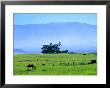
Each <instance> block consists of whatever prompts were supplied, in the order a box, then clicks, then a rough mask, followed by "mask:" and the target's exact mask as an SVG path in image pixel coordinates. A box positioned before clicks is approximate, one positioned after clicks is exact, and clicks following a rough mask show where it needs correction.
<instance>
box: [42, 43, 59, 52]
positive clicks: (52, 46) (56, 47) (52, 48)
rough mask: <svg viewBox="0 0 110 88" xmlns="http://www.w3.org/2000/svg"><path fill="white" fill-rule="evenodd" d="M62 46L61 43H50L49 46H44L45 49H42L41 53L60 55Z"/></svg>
mask: <svg viewBox="0 0 110 88" xmlns="http://www.w3.org/2000/svg"><path fill="white" fill-rule="evenodd" d="M60 46H61V42H59V43H58V44H52V43H50V44H49V45H43V47H42V48H41V49H42V52H41V53H44V54H45V53H60Z"/></svg>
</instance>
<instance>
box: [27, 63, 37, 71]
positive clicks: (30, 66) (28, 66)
mask: <svg viewBox="0 0 110 88" xmlns="http://www.w3.org/2000/svg"><path fill="white" fill-rule="evenodd" d="M26 67H27V70H28V71H29V68H32V69H33V68H34V69H36V67H35V65H33V64H28V65H27V66H26Z"/></svg>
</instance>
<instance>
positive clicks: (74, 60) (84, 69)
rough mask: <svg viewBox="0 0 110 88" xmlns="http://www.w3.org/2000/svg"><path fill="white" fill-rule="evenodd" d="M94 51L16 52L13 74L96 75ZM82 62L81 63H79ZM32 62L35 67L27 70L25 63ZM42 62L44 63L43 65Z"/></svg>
mask: <svg viewBox="0 0 110 88" xmlns="http://www.w3.org/2000/svg"><path fill="white" fill-rule="evenodd" d="M96 59H97V55H96V54H94V53H87V54H86V55H83V54H81V53H79V54H16V55H14V62H13V65H14V67H13V74H14V75H96V74H97V64H96V63H95V64H88V63H89V62H90V60H96ZM82 63H83V65H81V64H82ZM28 64H34V65H35V66H36V69H33V70H32V69H31V68H30V71H27V67H26V66H27V65H28ZM43 64H44V65H43Z"/></svg>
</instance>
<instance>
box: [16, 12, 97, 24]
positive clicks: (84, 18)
mask: <svg viewBox="0 0 110 88" xmlns="http://www.w3.org/2000/svg"><path fill="white" fill-rule="evenodd" d="M53 22H81V23H87V24H92V25H96V24H97V15H96V13H79V14H77V13H65V14H64V13H63V14H62V13H61V14H60V13H55V14H54V13H53V14H50V13H43V14H42V13H37V14H35V13H34V14H32V13H30V14H23V13H22V14H14V25H26V24H45V23H53Z"/></svg>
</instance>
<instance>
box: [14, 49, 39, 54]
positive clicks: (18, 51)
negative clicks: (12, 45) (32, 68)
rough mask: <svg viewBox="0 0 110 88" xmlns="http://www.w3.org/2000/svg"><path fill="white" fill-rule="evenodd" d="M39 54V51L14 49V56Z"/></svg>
mask: <svg viewBox="0 0 110 88" xmlns="http://www.w3.org/2000/svg"><path fill="white" fill-rule="evenodd" d="M37 53H40V52H39V51H32V50H30V51H27V50H23V49H14V54H37Z"/></svg>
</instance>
